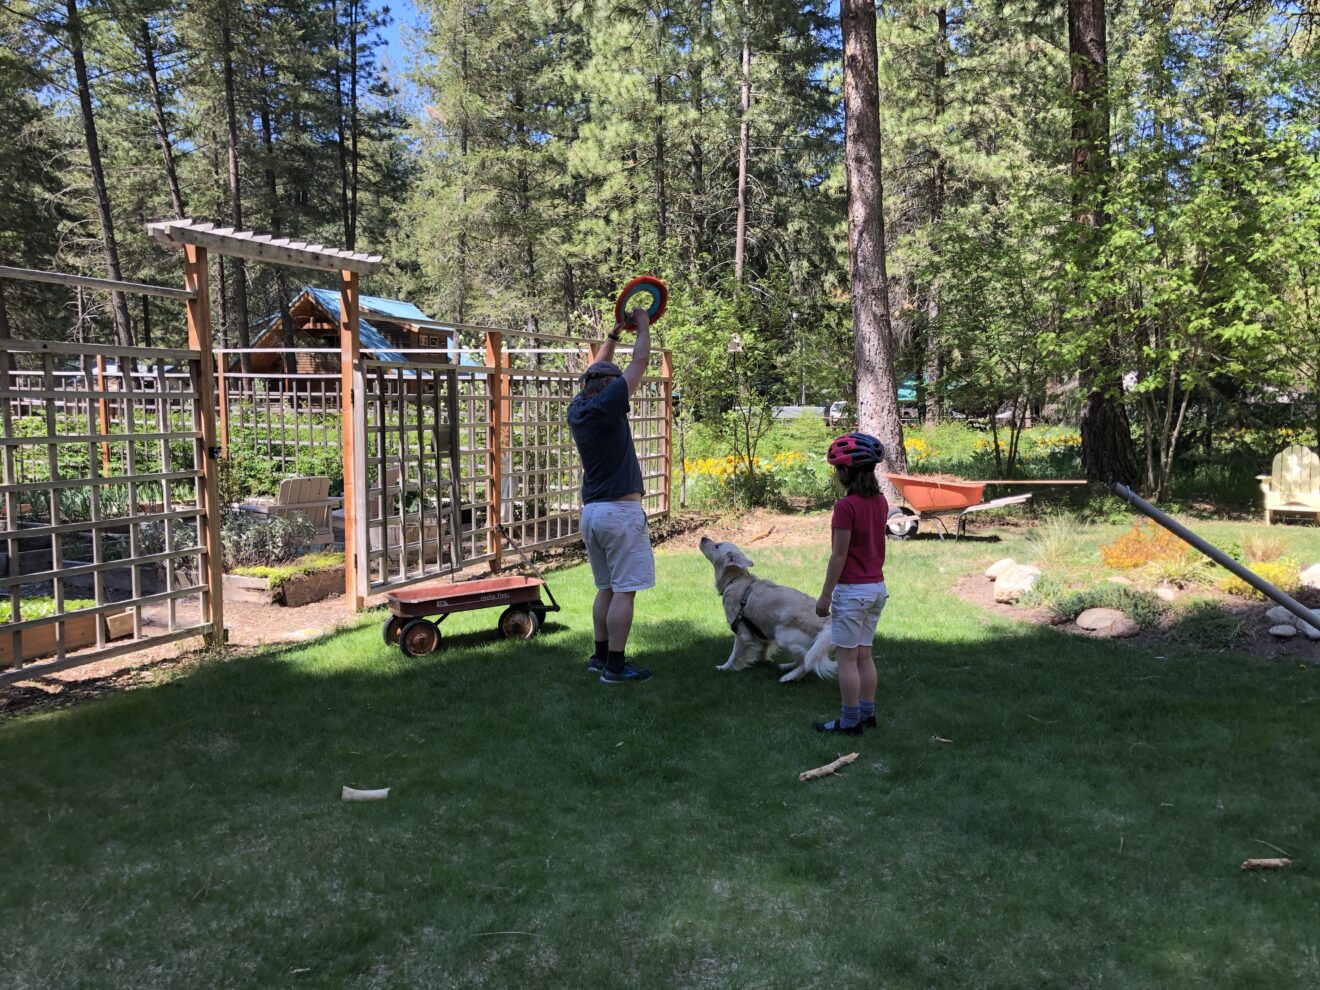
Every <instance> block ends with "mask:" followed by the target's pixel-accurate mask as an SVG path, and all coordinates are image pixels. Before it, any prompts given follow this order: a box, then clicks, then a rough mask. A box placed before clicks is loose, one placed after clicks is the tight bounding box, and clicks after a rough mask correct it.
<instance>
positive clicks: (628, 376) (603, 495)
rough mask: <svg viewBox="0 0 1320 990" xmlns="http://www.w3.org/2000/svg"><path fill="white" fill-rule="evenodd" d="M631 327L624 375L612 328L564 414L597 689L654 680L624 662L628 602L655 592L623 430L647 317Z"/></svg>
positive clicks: (639, 316)
mask: <svg viewBox="0 0 1320 990" xmlns="http://www.w3.org/2000/svg"><path fill="white" fill-rule="evenodd" d="M629 320H630V322H631V323H632V325H634V326H635V327H636V328H637V342H636V344H635V345H634V346H633V355H632V361H631V362H630V363H629V365H628V370H627V371H622V370H620V368H619V366H618V365H617V364H615V363H614V362H613V361H612V360H611V359H612V358H613V357H614V345H615V344H616V343H618V341H619V330H620V329H621V328H619V327H616V328H615V329H614V332H613V333H611V334H610V335H609V337H608V338H607V339H606V341H605V343H604V345H603V346H602V347H601V349H600V352H599V354H598V355H597V360H596V361H594V362H593V363H592V364H591V366H590V367H589V368H587V370H586V371H584V372H583V373H582V380H581V384H582V390H581V391H580V392H579V393H578V394H577V396H576V397H575V398H574V399H573V402H572V404H571V405H570V406H569V407H568V426H569V429H570V430H571V431H572V433H573V442H574V443H575V444H577V448H578V454H579V455H580V456H581V457H582V542H583V543H585V544H586V546H587V559H588V560H589V561H590V562H591V575H592V578H593V579H594V580H595V583H596V601H595V603H594V604H593V606H592V609H591V618H592V622H593V624H594V625H595V636H596V650H595V652H594V653H593V654H592V655H591V660H590V661H589V662H588V664H587V669H588V670H590V671H592V672H593V673H596V672H599V673H600V682H601V683H602V684H622V683H624V682H625V681H644V680H646V679H647V678H648V677H650V676H651V671H650V670H648V669H647V668H645V667H637V666H634V665H633V664H631V663H629V662H628V660H627V656H626V652H627V648H628V633H629V632H630V631H631V630H632V621H633V598H634V596H635V595H636V594H637V592H639V591H645V590H646V589H647V588H654V587H655V558H654V556H653V555H652V553H651V537H650V534H649V532H648V531H647V528H646V509H645V507H644V506H643V505H642V496H643V495H644V494H645V486H644V484H643V481H642V469H641V467H640V466H639V465H638V463H637V450H636V448H635V447H634V446H633V439H632V430H631V429H630V428H629V426H628V399H629V398H630V397H631V396H632V394H633V393H634V392H636V391H637V386H638V385H640V384H641V381H642V378H643V377H644V376H645V375H646V366H647V364H648V363H649V362H650V359H651V327H650V320H649V319H648V317H647V312H646V310H644V309H638V310H634V311H633V312H632V313H630V314H629Z"/></svg>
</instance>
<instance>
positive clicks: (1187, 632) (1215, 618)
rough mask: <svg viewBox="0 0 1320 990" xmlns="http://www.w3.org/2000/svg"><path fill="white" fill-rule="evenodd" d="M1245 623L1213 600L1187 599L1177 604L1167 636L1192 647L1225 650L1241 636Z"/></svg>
mask: <svg viewBox="0 0 1320 990" xmlns="http://www.w3.org/2000/svg"><path fill="white" fill-rule="evenodd" d="M1245 628H1246V624H1245V623H1244V622H1243V621H1242V620H1241V619H1240V618H1238V617H1237V616H1235V615H1232V614H1231V613H1229V612H1226V611H1224V607H1223V606H1222V605H1221V604H1220V603H1219V602H1217V601H1214V600H1212V599H1205V598H1199V599H1188V600H1187V601H1185V602H1182V603H1180V605H1179V607H1178V609H1177V611H1176V612H1175V614H1174V620H1173V623H1172V625H1170V627H1169V638H1170V639H1172V640H1173V641H1174V642H1175V643H1182V644H1184V645H1186V646H1195V647H1197V648H1198V649H1202V650H1227V649H1231V648H1232V647H1233V645H1234V644H1235V643H1236V642H1237V641H1238V640H1239V639H1241V637H1242V633H1243V631H1244V629H1245Z"/></svg>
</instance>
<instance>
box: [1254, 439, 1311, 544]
mask: <svg viewBox="0 0 1320 990" xmlns="http://www.w3.org/2000/svg"><path fill="white" fill-rule="evenodd" d="M1256 480H1257V481H1259V482H1260V490H1261V491H1262V492H1264V493H1265V524H1266V525H1267V526H1268V525H1270V524H1271V523H1273V522H1274V516H1275V514H1276V513H1280V512H1283V513H1287V514H1290V515H1305V516H1314V517H1315V521H1316V522H1317V523H1320V456H1317V455H1316V453H1315V451H1313V450H1310V449H1308V448H1306V447H1302V446H1300V445H1295V446H1292V447H1289V448H1287V449H1286V450H1282V451H1280V452H1279V453H1278V454H1275V455H1274V464H1273V467H1272V469H1271V471H1270V473H1269V474H1261V475H1257V476H1256Z"/></svg>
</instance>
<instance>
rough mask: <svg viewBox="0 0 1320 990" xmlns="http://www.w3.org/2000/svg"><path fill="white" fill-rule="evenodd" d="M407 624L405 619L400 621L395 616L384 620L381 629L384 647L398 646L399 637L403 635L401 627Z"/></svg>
mask: <svg viewBox="0 0 1320 990" xmlns="http://www.w3.org/2000/svg"><path fill="white" fill-rule="evenodd" d="M407 624H408V620H407V619H400V618H399V617H398V616H397V615H391V616H390V617H389V618H388V619H387V620H385V626H384V628H383V629H381V636H382V637H383V638H384V640H385V645H386V646H398V645H399V637H400V636H402V635H403V627H404V626H406V625H407Z"/></svg>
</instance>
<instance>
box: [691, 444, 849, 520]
mask: <svg viewBox="0 0 1320 990" xmlns="http://www.w3.org/2000/svg"><path fill="white" fill-rule="evenodd" d="M683 463H684V467H685V468H686V469H687V473H688V475H689V476H690V477H693V478H695V479H696V480H697V482H698V484H697V490H696V492H695V493H694V494H695V498H696V500H697V501H698V502H701V503H705V504H708V505H711V506H714V507H720V508H736V507H743V508H751V507H755V506H763V505H771V504H779V503H782V502H783V501H784V499H785V498H790V499H795V500H801V501H806V502H807V503H809V504H811V505H817V504H821V503H822V502H824V501H825V500H827V499H829V498H830V497H831V496H832V494H833V487H832V480H831V479H832V473H831V471H830V468H829V465H828V464H826V462H825V458H824V457H821V456H820V455H818V454H803V453H800V452H799V451H795V450H787V451H781V452H780V453H778V454H775V455H774V456H773V457H771V458H770V459H769V460H766V459H763V458H760V457H757V458H754V459H753V461H752V467H753V470H751V471H748V470H747V466H746V464H744V463H743V461H742V460H741V459H740V458H737V457H734V456H732V455H729V456H727V457H702V458H696V459H689V460H687V461H684V462H683Z"/></svg>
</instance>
